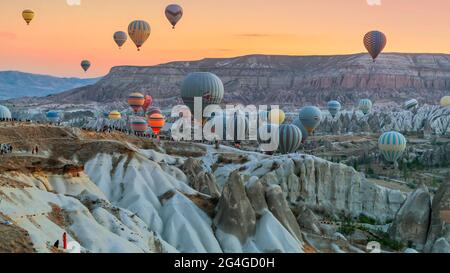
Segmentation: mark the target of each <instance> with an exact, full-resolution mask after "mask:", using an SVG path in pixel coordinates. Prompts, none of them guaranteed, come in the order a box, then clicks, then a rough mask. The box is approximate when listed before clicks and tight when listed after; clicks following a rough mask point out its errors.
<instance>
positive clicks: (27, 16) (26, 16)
mask: <svg viewBox="0 0 450 273" xmlns="http://www.w3.org/2000/svg"><path fill="white" fill-rule="evenodd" d="M34 15H35V13H34V11H32V10H31V9H26V10H24V11H22V17H23V19H24V20H25V22H27V25H29V24H30V22H31V21H32V20H33V18H34Z"/></svg>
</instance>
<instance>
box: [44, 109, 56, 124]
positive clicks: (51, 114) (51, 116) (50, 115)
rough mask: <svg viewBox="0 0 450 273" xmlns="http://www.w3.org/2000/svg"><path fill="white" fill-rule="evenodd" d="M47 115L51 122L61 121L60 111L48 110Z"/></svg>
mask: <svg viewBox="0 0 450 273" xmlns="http://www.w3.org/2000/svg"><path fill="white" fill-rule="evenodd" d="M46 116H47V119H48V120H49V121H50V122H58V121H59V113H58V112H56V111H49V112H47V115H46Z"/></svg>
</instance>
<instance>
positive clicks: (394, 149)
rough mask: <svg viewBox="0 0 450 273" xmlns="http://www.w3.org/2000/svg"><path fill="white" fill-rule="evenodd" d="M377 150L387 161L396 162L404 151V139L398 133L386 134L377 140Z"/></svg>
mask: <svg viewBox="0 0 450 273" xmlns="http://www.w3.org/2000/svg"><path fill="white" fill-rule="evenodd" d="M378 148H379V149H380V151H381V154H382V155H383V156H384V158H385V159H386V160H387V161H390V162H396V161H397V160H398V159H399V158H400V157H401V156H402V154H403V152H404V151H405V149H406V138H405V137H404V136H403V135H402V134H400V133H398V132H394V131H393V132H387V133H384V134H383V135H381V137H380V138H379V139H378Z"/></svg>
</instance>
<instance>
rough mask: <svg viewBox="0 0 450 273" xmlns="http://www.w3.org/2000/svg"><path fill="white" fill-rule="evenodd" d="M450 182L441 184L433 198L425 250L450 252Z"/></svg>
mask: <svg viewBox="0 0 450 273" xmlns="http://www.w3.org/2000/svg"><path fill="white" fill-rule="evenodd" d="M449 244H450V182H446V183H444V184H442V185H441V187H440V188H439V190H438V191H437V193H436V195H435V196H434V198H433V204H432V208H431V223H430V229H429V232H428V237H427V243H426V245H425V252H446V253H450V248H449V247H448V245H449Z"/></svg>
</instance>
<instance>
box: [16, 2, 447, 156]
mask: <svg viewBox="0 0 450 273" xmlns="http://www.w3.org/2000/svg"><path fill="white" fill-rule="evenodd" d="M165 14H166V17H167V19H168V20H169V22H170V23H171V25H172V27H173V28H175V26H176V25H177V23H178V22H179V21H180V19H181V18H182V16H183V8H182V7H181V6H179V5H176V4H173V5H169V6H167V8H166V10H165ZM22 16H23V19H24V20H25V21H26V23H27V24H30V22H31V21H32V20H33V18H34V16H35V13H34V12H33V11H32V10H29V9H27V10H24V11H23V13H22ZM150 34H151V27H150V24H149V23H148V22H146V21H143V20H136V21H133V22H131V23H130V24H129V26H128V36H129V37H130V38H131V40H132V41H133V42H134V44H135V45H136V47H137V49H138V51H139V50H140V48H141V47H142V46H143V45H144V43H145V42H146V41H147V39H148V38H149V37H150ZM128 36H127V33H125V32H123V31H117V32H115V33H114V35H113V39H114V41H115V42H116V44H117V45H118V46H119V49H120V48H121V47H122V46H123V45H124V44H125V43H126V41H127V40H128ZM386 44H387V39H386V35H385V34H384V33H382V32H380V31H371V32H368V33H367V34H366V35H365V36H364V46H365V47H366V49H367V51H368V53H369V54H370V56H371V57H372V59H373V61H374V62H375V61H376V59H377V58H378V56H379V55H380V53H381V52H382V51H383V50H384V48H385V46H386ZM81 67H82V68H83V70H84V71H85V72H86V71H88V69H89V68H90V67H91V62H90V61H89V60H83V61H82V62H81ZM223 96H224V87H223V83H222V81H221V80H220V79H219V78H218V77H217V76H216V75H214V74H212V73H208V72H195V73H191V74H189V75H188V76H187V77H186V78H185V80H184V82H183V84H182V87H181V97H182V99H183V101H184V103H185V104H186V105H187V106H188V107H189V109H190V111H191V113H193V112H194V98H195V97H201V98H202V99H203V108H205V107H206V106H208V105H210V104H220V102H221V101H222V99H223ZM152 101H153V100H152V97H151V96H148V95H147V96H145V95H143V94H141V93H132V94H131V95H130V96H129V98H128V103H129V105H130V107H131V108H132V109H133V110H134V112H135V113H136V114H137V113H138V112H139V111H141V110H142V111H143V112H144V115H146V119H145V118H141V117H135V118H134V119H133V121H132V122H131V127H132V129H133V130H134V131H135V132H145V131H146V130H147V129H148V127H150V128H152V130H153V132H154V133H155V134H156V135H157V134H159V132H160V130H161V128H162V127H163V126H164V125H165V117H164V116H163V115H162V113H161V111H160V110H159V109H158V108H154V107H152V108H150V109H149V107H150V106H151V105H152ZM441 105H442V106H450V96H445V97H443V98H442V100H441ZM327 106H328V110H329V112H330V114H331V115H332V116H333V117H335V116H336V115H337V114H338V112H339V111H340V110H341V104H340V103H339V102H338V101H336V100H332V101H330V102H328V105H327ZM372 106H373V103H372V102H371V101H370V100H369V99H362V100H361V101H360V102H359V106H358V107H359V109H360V110H361V111H362V112H363V113H364V114H368V113H369V112H370V111H371V109H372ZM417 107H418V101H417V100H416V99H411V100H409V101H407V102H406V103H405V108H406V109H408V110H411V109H414V108H417ZM260 115H261V116H263V119H262V120H267V122H266V123H265V124H263V125H262V126H268V127H269V129H274V128H275V127H277V128H278V129H279V151H280V152H281V153H284V154H287V153H292V152H295V151H297V150H298V149H299V147H300V146H301V143H302V142H304V141H305V140H306V138H307V137H308V135H311V134H312V133H313V132H314V130H315V129H316V128H317V126H318V125H319V124H320V122H321V119H322V112H321V110H320V109H319V108H317V107H315V106H306V107H303V108H302V109H301V110H300V112H299V116H298V118H297V119H295V120H294V122H293V123H292V124H283V122H284V119H285V114H284V112H283V111H282V110H280V109H272V110H270V111H268V112H262V113H260ZM47 117H48V118H49V119H50V120H56V119H59V115H58V113H57V112H54V111H51V112H49V113H47ZM108 117H109V118H110V119H111V120H119V119H121V114H120V112H117V111H113V112H111V113H109V115H108ZM215 118H221V119H224V121H225V122H223V124H225V125H224V126H227V125H226V124H230V123H229V122H226V119H228V118H229V117H227V116H225V115H224V116H220V117H215ZM234 119H235V120H234V123H232V124H234V125H237V124H238V123H242V122H243V124H247V122H248V121H246V120H245V117H244V120H238V119H239V117H238V116H235V117H234ZM224 129H225V130H224V132H226V131H227V128H224ZM235 131H236V130H235ZM234 138H235V139H236V138H237V136H236V135H235V136H234ZM379 148H380V150H381V153H382V154H383V155H384V157H385V158H386V160H388V161H392V162H396V161H397V160H398V159H399V158H400V156H401V155H402V153H403V152H404V150H405V149H406V138H405V137H404V136H403V135H402V134H400V133H398V132H387V133H384V134H383V135H382V136H381V137H380V138H379Z"/></svg>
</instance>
